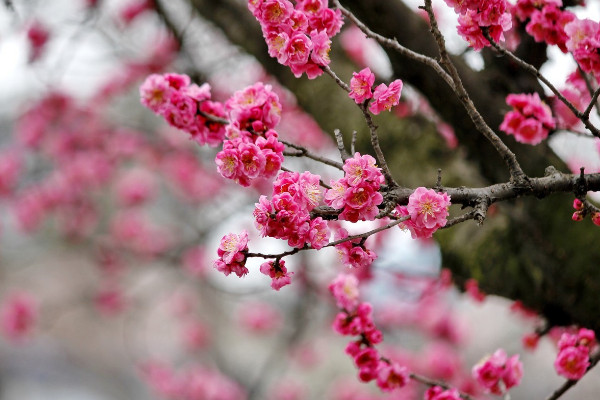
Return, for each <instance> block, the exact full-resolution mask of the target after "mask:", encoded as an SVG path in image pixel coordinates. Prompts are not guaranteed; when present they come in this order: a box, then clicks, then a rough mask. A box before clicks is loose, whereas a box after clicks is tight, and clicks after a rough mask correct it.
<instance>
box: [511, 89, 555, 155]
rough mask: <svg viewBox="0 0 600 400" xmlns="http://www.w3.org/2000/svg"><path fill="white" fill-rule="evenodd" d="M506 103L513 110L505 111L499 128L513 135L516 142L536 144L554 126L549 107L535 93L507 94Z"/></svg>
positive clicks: (546, 135)
mask: <svg viewBox="0 0 600 400" xmlns="http://www.w3.org/2000/svg"><path fill="white" fill-rule="evenodd" d="M506 103H507V104H508V105H509V106H512V107H513V110H512V111H509V112H507V113H506V115H505V116H504V120H503V121H502V124H501V125H500V129H502V130H503V131H504V132H506V133H508V134H509V135H514V136H515V139H516V140H517V141H518V142H521V143H527V144H531V145H535V144H538V143H540V142H541V141H542V140H544V139H545V138H546V137H548V133H549V132H550V130H552V129H554V128H555V127H556V123H555V121H554V119H553V118H552V111H551V110H550V107H549V106H548V105H547V104H545V103H543V102H542V100H541V99H540V96H539V95H538V94H537V93H533V94H509V95H508V96H507V97H506Z"/></svg>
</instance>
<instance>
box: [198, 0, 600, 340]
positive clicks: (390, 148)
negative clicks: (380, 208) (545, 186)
mask: <svg viewBox="0 0 600 400" xmlns="http://www.w3.org/2000/svg"><path fill="white" fill-rule="evenodd" d="M191 2H192V4H193V5H194V7H195V9H196V10H197V11H198V12H199V13H200V14H201V15H203V17H204V18H206V19H207V20H210V21H212V22H213V23H214V24H215V25H217V26H219V27H220V28H221V29H222V30H223V31H224V33H225V34H226V35H227V37H228V38H229V39H230V40H231V41H232V43H234V44H236V45H238V46H240V47H241V48H242V49H244V50H245V51H247V52H248V53H250V54H252V55H253V56H255V57H256V58H257V60H259V61H260V62H261V63H262V64H263V65H264V67H265V69H266V70H267V71H268V73H270V74H271V75H273V76H275V77H276V78H277V79H278V80H279V81H280V82H281V83H282V84H283V85H285V86H287V87H288V88H289V89H290V90H292V91H294V92H295V93H296V95H297V96H298V99H299V103H300V105H301V106H302V107H303V108H304V109H305V110H306V111H308V112H310V113H311V114H312V115H313V116H314V117H315V119H316V120H317V121H318V122H319V123H320V124H321V125H322V127H323V128H324V129H325V130H326V131H328V132H331V131H332V130H333V129H334V128H341V129H342V131H344V130H346V131H351V130H352V129H357V127H360V128H358V129H363V128H364V121H360V113H359V111H358V109H355V110H353V111H349V110H350V106H351V103H350V102H348V99H347V98H346V96H345V94H344V93H343V92H342V91H341V90H339V89H338V88H337V87H335V85H333V83H332V82H322V81H326V80H327V79H325V78H321V79H320V80H318V81H319V83H318V84H316V81H307V80H306V79H305V78H302V79H295V78H293V76H292V74H291V73H290V72H289V71H288V70H287V68H285V67H283V66H280V65H278V64H277V63H276V62H275V61H274V60H273V59H271V58H269V56H268V54H267V50H266V45H265V44H264V41H263V40H262V36H261V34H260V29H259V27H258V23H256V21H254V19H253V17H252V16H251V15H250V13H249V12H247V11H246V9H245V5H244V4H243V2H242V4H240V2H238V1H235V0H220V1H214V0H192V1H191ZM342 4H343V5H344V6H345V7H347V8H348V9H350V10H351V11H353V12H354V13H355V14H356V15H357V16H358V17H359V18H360V19H361V20H362V21H363V22H365V23H366V24H367V25H369V26H370V27H371V28H372V29H373V30H375V31H376V32H377V33H380V34H382V35H385V36H388V37H394V38H396V39H397V40H398V41H399V42H400V43H401V44H403V45H405V46H406V47H408V48H410V49H412V50H415V51H418V52H422V53H424V54H427V55H430V56H433V57H436V56H437V48H436V46H435V42H434V40H433V38H432V36H431V34H430V33H429V30H428V26H427V24H426V23H425V22H424V21H423V19H422V18H420V17H418V16H417V15H416V14H415V13H414V11H413V10H410V9H409V8H407V7H406V6H405V5H404V4H403V3H402V2H400V1H392V0H368V1H367V0H345V1H342ZM517 54H519V55H520V56H522V57H523V58H525V59H526V60H527V61H528V62H530V63H531V64H533V65H541V64H542V63H543V61H544V60H545V54H546V53H545V47H544V46H542V45H539V44H536V43H533V42H532V41H531V40H526V41H524V42H523V44H522V45H521V47H520V48H519V49H518V50H517ZM389 57H390V60H391V61H392V65H393V69H394V74H395V76H396V77H399V78H401V79H403V80H404V82H405V83H409V84H411V85H413V86H414V87H416V88H418V89H419V90H420V91H421V93H423V95H425V96H426V97H427V99H428V100H429V101H430V103H431V104H432V106H433V107H434V108H435V110H436V111H437V112H438V113H439V114H440V115H441V116H442V118H443V119H444V120H445V121H446V122H448V123H450V124H451V125H452V126H453V127H454V129H455V132H456V135H457V137H458V139H459V142H460V148H459V151H457V152H454V156H455V157H454V158H452V157H451V155H450V154H449V152H448V151H446V150H443V149H441V147H440V146H443V145H442V144H441V141H440V140H438V139H437V138H432V135H431V134H430V132H423V131H419V132H415V131H413V130H411V125H408V126H406V125H401V124H399V123H398V122H397V120H394V119H393V118H388V117H385V116H384V117H381V118H379V119H378V120H377V123H378V124H379V125H380V129H379V132H380V134H381V135H382V137H381V141H382V145H383V148H384V151H386V152H387V154H386V155H387V156H388V157H389V159H390V166H391V168H392V169H393V172H394V174H395V176H396V177H397V179H398V180H399V181H400V182H401V183H402V184H404V185H408V186H414V185H417V184H419V185H429V186H432V185H433V184H434V183H435V170H434V169H433V168H432V167H431V166H435V167H437V166H443V167H444V171H443V178H444V182H443V183H444V184H445V185H448V186H451V185H454V186H459V185H465V186H470V185H475V186H485V185H489V184H494V183H500V182H505V181H506V180H507V179H508V172H507V170H506V167H505V165H504V164H503V162H502V160H501V158H500V157H499V156H498V154H497V153H496V152H495V150H494V149H493V147H492V146H491V145H490V144H489V143H488V142H487V141H486V140H485V138H484V137H483V136H482V135H481V134H480V133H479V132H477V131H476V130H475V128H474V125H473V123H472V122H471V120H470V119H469V117H468V115H467V113H466V112H465V110H464V109H463V107H462V106H461V105H460V102H459V100H458V99H457V98H456V96H455V95H454V94H453V93H452V92H451V90H450V89H449V87H448V86H447V85H446V84H445V83H444V82H443V81H442V80H441V79H440V78H439V77H437V76H436V75H435V74H434V72H433V70H432V69H430V68H427V67H424V66H423V65H422V64H418V63H416V62H415V61H412V60H409V59H406V58H403V57H401V56H399V55H398V54H395V53H390V54H389ZM484 59H485V61H486V67H485V69H484V70H482V71H480V72H477V71H473V70H471V69H470V68H469V67H468V66H467V65H466V64H465V63H464V62H463V61H462V60H461V59H460V58H458V57H457V58H455V63H456V66H457V68H458V70H459V73H460V75H461V77H462V79H463V82H464V84H465V87H466V88H467V90H468V91H469V94H470V95H471V97H472V100H473V102H474V103H475V105H476V106H477V107H478V109H479V111H480V112H481V114H482V115H483V117H484V119H485V120H486V122H487V123H488V124H489V125H490V127H492V129H494V130H496V131H498V130H497V128H498V126H499V125H500V122H501V121H502V117H503V114H504V112H505V111H506V110H507V108H508V107H507V106H506V104H505V97H506V94H508V93H511V92H514V93H521V92H531V91H534V90H535V91H538V92H540V93H541V87H540V86H539V84H538V83H537V81H536V80H535V79H534V78H533V77H532V76H530V75H529V74H527V73H525V72H522V71H520V70H519V69H518V68H517V66H515V65H513V64H511V63H510V62H508V61H507V60H505V59H503V58H499V57H497V56H496V55H495V54H493V53H492V52H491V51H485V52H484ZM340 65H341V67H340ZM340 65H337V64H335V63H334V64H333V69H334V70H336V72H338V74H339V75H340V76H342V78H344V79H347V77H348V76H349V74H350V72H349V70H348V66H347V64H340ZM329 81H331V80H329ZM337 93H339V94H337ZM315 99H317V100H316V101H315ZM354 116H356V117H354ZM420 128H421V127H419V129H420ZM500 136H501V137H502V139H503V140H504V141H505V142H506V143H507V144H508V145H509V147H510V148H511V149H512V150H513V151H514V152H515V154H516V155H517V157H518V159H519V161H520V162H521V163H522V166H523V169H524V170H525V172H526V173H527V174H528V175H530V176H543V174H544V169H545V168H546V167H547V166H548V165H554V166H556V167H557V168H559V169H561V170H563V171H565V172H566V169H565V168H564V164H563V163H562V162H561V161H560V160H558V159H557V157H556V156H554V155H553V153H552V152H551V151H550V150H549V148H548V147H547V146H546V145H540V146H536V147H532V146H527V145H522V144H519V143H516V142H515V141H514V140H512V138H510V137H507V136H506V135H504V134H503V133H500ZM461 155H464V156H465V157H466V158H467V159H468V163H469V165H468V166H469V167H472V168H475V169H476V170H477V172H476V173H474V172H473V169H469V168H467V169H465V162H464V161H460V160H457V158H459V157H460V156H461ZM415 166H418V167H415ZM425 177H428V179H429V180H425ZM572 200H573V195H572V194H571V195H569V194H561V195H553V196H551V197H549V198H545V199H544V200H543V201H538V200H537V199H535V198H533V197H530V198H519V199H516V200H512V201H509V202H505V203H501V204H498V205H497V206H496V207H497V211H498V212H496V213H494V211H495V210H494V209H492V210H490V212H489V213H488V218H487V219H486V221H485V223H484V224H483V226H481V227H479V226H477V225H476V224H475V223H473V222H467V223H463V224H460V225H458V226H456V227H452V228H450V229H446V230H443V231H440V232H439V233H438V234H437V238H438V239H439V240H440V242H441V245H442V251H443V254H444V265H445V266H446V267H449V268H450V269H451V270H452V271H453V272H454V274H455V277H456V279H457V281H458V282H459V283H460V282H461V281H464V280H466V279H468V278H470V277H474V278H476V279H478V280H479V281H480V286H481V288H482V289H483V290H484V291H486V292H488V293H490V294H497V295H500V296H503V297H507V298H509V299H519V300H522V301H523V302H524V304H525V305H527V306H529V307H531V308H533V309H535V310H537V311H539V312H541V313H543V315H544V316H546V318H547V319H548V321H549V322H550V323H551V324H570V323H578V324H581V325H584V326H587V327H590V328H592V329H595V330H596V331H597V332H600V319H599V318H597V314H596V294H597V293H598V289H599V286H600V271H598V268H597V267H596V261H597V260H598V259H600V246H597V245H596V243H597V240H596V238H597V237H598V234H599V231H598V230H597V229H598V228H596V227H595V226H593V225H592V224H591V223H590V222H589V220H586V221H584V222H580V223H574V222H571V220H570V214H571V213H572V211H573V210H572V209H571V208H570V203H571V202H572Z"/></svg>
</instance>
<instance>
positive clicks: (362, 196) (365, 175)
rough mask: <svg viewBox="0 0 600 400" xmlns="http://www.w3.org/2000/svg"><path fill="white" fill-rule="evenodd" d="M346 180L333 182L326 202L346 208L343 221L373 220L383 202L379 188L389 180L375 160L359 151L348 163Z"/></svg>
mask: <svg viewBox="0 0 600 400" xmlns="http://www.w3.org/2000/svg"><path fill="white" fill-rule="evenodd" d="M343 168H344V177H343V178H341V179H339V180H337V181H334V180H332V181H331V189H328V190H327V191H326V192H325V203H327V205H329V206H331V207H333V208H336V209H338V210H339V209H343V211H342V212H341V213H340V215H339V219H341V220H346V221H351V222H356V221H358V220H362V221H371V220H373V219H375V216H376V215H377V213H378V212H379V209H378V208H377V206H378V205H380V204H381V203H382V201H383V196H382V195H381V193H379V188H380V187H381V185H382V184H383V183H384V181H385V179H384V178H383V174H382V173H381V170H380V168H378V167H377V165H376V164H375V159H374V158H373V157H371V156H370V155H368V154H366V155H364V156H361V155H360V154H359V153H358V152H357V153H355V154H354V157H352V158H348V159H347V160H346V161H345V162H344V167H343Z"/></svg>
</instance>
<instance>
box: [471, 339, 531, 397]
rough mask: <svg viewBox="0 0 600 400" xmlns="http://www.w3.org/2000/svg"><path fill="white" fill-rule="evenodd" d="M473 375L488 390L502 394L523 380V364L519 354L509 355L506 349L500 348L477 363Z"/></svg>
mask: <svg viewBox="0 0 600 400" xmlns="http://www.w3.org/2000/svg"><path fill="white" fill-rule="evenodd" d="M472 375H473V378H475V380H476V381H477V382H479V384H480V385H482V386H483V387H484V388H485V389H486V391H487V392H491V393H493V394H496V395H501V394H504V393H505V392H506V391H507V390H508V389H510V388H512V387H514V386H517V385H518V384H519V383H520V382H521V378H522V377H523V365H522V363H521V362H520V361H519V355H518V354H516V355H514V356H512V357H507V355H506V352H505V351H504V350H502V349H498V350H496V352H494V354H492V355H491V356H488V357H486V358H484V359H482V360H481V361H480V362H479V363H477V365H475V366H474V367H473V370H472Z"/></svg>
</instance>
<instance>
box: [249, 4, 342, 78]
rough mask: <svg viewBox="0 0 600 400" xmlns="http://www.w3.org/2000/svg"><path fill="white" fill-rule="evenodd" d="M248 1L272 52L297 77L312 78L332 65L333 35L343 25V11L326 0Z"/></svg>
mask: <svg viewBox="0 0 600 400" xmlns="http://www.w3.org/2000/svg"><path fill="white" fill-rule="evenodd" d="M295 3H296V5H295V6H294V4H292V2H290V1H288V0H248V8H249V9H250V11H251V12H252V14H253V15H254V17H256V19H257V20H258V22H260V26H261V28H262V32H263V36H264V38H265V40H266V42H267V46H268V47H269V55H270V56H271V57H274V58H277V61H278V62H279V63H280V64H283V65H287V66H288V67H290V69H291V70H292V73H293V74H294V75H295V76H296V77H300V76H301V75H302V74H303V73H306V75H307V76H308V78H309V79H313V78H316V77H317V76H319V75H321V74H322V73H323V70H322V69H321V68H320V67H321V66H325V65H329V62H330V60H329V51H330V49H331V38H332V37H333V36H335V35H336V34H337V33H338V32H339V31H340V28H341V27H342V24H343V21H342V14H341V12H340V10H332V9H331V8H329V7H328V5H327V0H299V1H296V2H295Z"/></svg>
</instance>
